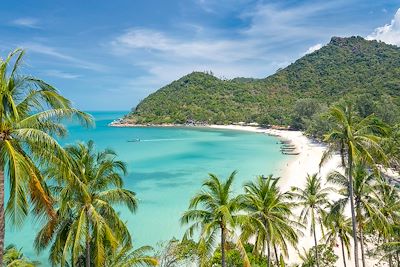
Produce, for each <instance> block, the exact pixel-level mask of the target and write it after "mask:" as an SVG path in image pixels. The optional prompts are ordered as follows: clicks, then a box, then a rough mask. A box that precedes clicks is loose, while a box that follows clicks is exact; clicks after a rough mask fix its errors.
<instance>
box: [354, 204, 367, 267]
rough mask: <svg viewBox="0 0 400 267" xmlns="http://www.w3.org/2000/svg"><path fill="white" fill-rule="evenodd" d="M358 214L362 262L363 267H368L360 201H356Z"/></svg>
mask: <svg viewBox="0 0 400 267" xmlns="http://www.w3.org/2000/svg"><path fill="white" fill-rule="evenodd" d="M356 213H357V217H356V220H357V223H358V233H359V236H360V249H361V262H362V266H363V267H366V266H367V265H366V264H365V253H364V233H363V226H362V224H363V218H362V216H361V208H360V199H356Z"/></svg>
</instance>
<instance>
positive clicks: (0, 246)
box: [0, 167, 6, 266]
mask: <svg viewBox="0 0 400 267" xmlns="http://www.w3.org/2000/svg"><path fill="white" fill-rule="evenodd" d="M5 226H6V225H5V218H4V169H3V167H0V266H3V253H4V236H5Z"/></svg>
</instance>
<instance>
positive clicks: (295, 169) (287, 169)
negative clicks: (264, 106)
mask: <svg viewBox="0 0 400 267" xmlns="http://www.w3.org/2000/svg"><path fill="white" fill-rule="evenodd" d="M110 126H114V127H179V126H180V125H173V124H171V125H169V124H168V125H130V124H118V123H117V124H115V125H110ZM182 126H185V125H182ZM193 127H199V128H212V129H223V130H237V131H249V132H256V133H264V134H268V135H272V136H276V137H277V138H279V139H281V140H290V141H291V142H292V144H294V145H295V146H296V152H299V155H288V160H287V162H286V163H285V164H282V165H280V166H277V168H276V171H277V172H276V173H274V175H276V176H280V177H281V180H280V187H281V189H282V191H289V190H290V189H291V187H293V186H296V187H304V185H305V183H306V177H307V174H314V173H318V174H319V175H320V177H321V178H322V179H323V183H324V185H325V181H326V179H325V178H326V176H327V174H328V173H330V172H331V171H333V170H340V167H339V165H340V158H339V156H334V157H332V158H331V159H329V160H328V161H327V162H326V163H325V164H324V165H323V166H322V167H321V168H320V166H319V163H320V160H321V157H322V154H323V153H324V151H325V149H326V146H325V145H324V144H322V143H319V142H315V141H313V140H311V139H309V138H307V137H306V136H305V135H303V133H302V132H300V131H286V130H275V129H266V128H260V127H254V126H240V125H204V126H203V125H202V126H193ZM327 186H328V185H327ZM329 186H332V185H329ZM331 198H332V200H334V199H335V198H337V195H335V194H332V196H331ZM295 213H297V214H299V213H300V208H298V209H296V210H295ZM346 213H347V214H346V215H347V216H350V211H349V210H347V211H346ZM303 232H304V236H303V237H301V238H300V240H299V243H298V244H299V246H298V247H297V248H295V247H289V260H287V263H288V264H294V263H299V262H301V260H300V258H299V256H298V252H299V251H300V252H301V253H303V248H304V249H306V250H308V249H309V248H311V247H313V246H314V240H313V236H312V235H310V229H309V228H308V229H304V230H303ZM321 239H322V233H321V231H320V229H317V240H319V243H321V242H322V241H320V240H321ZM334 251H335V254H336V255H337V256H338V257H339V259H338V261H337V262H336V266H338V267H342V266H344V264H343V260H342V256H341V255H342V252H341V247H340V244H339V243H338V244H337V246H336V247H335V248H334ZM351 253H353V252H351ZM351 255H352V254H351ZM360 255H361V253H360ZM346 262H347V265H348V266H353V265H354V263H353V261H352V259H347V258H346ZM377 262H378V261H377V260H371V259H367V266H374V264H376V263H377ZM360 264H361V260H360Z"/></svg>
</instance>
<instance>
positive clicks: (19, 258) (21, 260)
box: [2, 245, 40, 267]
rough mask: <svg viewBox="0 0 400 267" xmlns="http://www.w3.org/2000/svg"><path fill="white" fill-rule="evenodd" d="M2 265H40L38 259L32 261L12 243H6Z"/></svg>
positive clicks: (28, 266)
mask: <svg viewBox="0 0 400 267" xmlns="http://www.w3.org/2000/svg"><path fill="white" fill-rule="evenodd" d="M3 261H4V262H3V265H2V266H6V267H36V266H39V265H40V262H38V261H32V260H30V259H28V258H27V257H25V256H24V254H23V253H22V252H21V249H17V248H16V247H15V246H14V245H8V246H7V247H6V250H5V251H4V257H3Z"/></svg>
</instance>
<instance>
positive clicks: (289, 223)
mask: <svg viewBox="0 0 400 267" xmlns="http://www.w3.org/2000/svg"><path fill="white" fill-rule="evenodd" d="M278 181H279V178H273V177H272V175H270V176H268V177H264V176H258V177H257V178H256V180H255V181H254V182H249V183H246V184H245V185H244V191H245V194H243V195H241V196H240V199H241V205H242V207H243V209H244V211H246V216H244V219H245V220H242V222H243V223H242V225H243V226H242V228H243V231H242V238H243V239H244V240H246V241H247V240H248V239H249V238H250V237H252V236H256V242H255V245H254V253H255V254H256V255H257V254H258V252H259V251H261V254H262V253H263V252H264V248H265V246H266V248H267V260H268V266H271V247H273V248H274V252H275V257H276V262H277V263H278V262H279V255H278V252H277V246H278V247H280V248H281V250H282V251H283V253H284V254H285V256H287V252H288V246H287V243H290V244H291V245H296V244H297V242H298V234H299V233H298V231H297V229H298V227H299V225H298V223H297V222H296V221H294V220H292V219H291V217H292V216H293V213H292V208H293V204H292V203H291V202H289V201H288V197H287V195H286V194H284V193H281V192H280V190H279V187H278V185H277V183H278Z"/></svg>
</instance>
